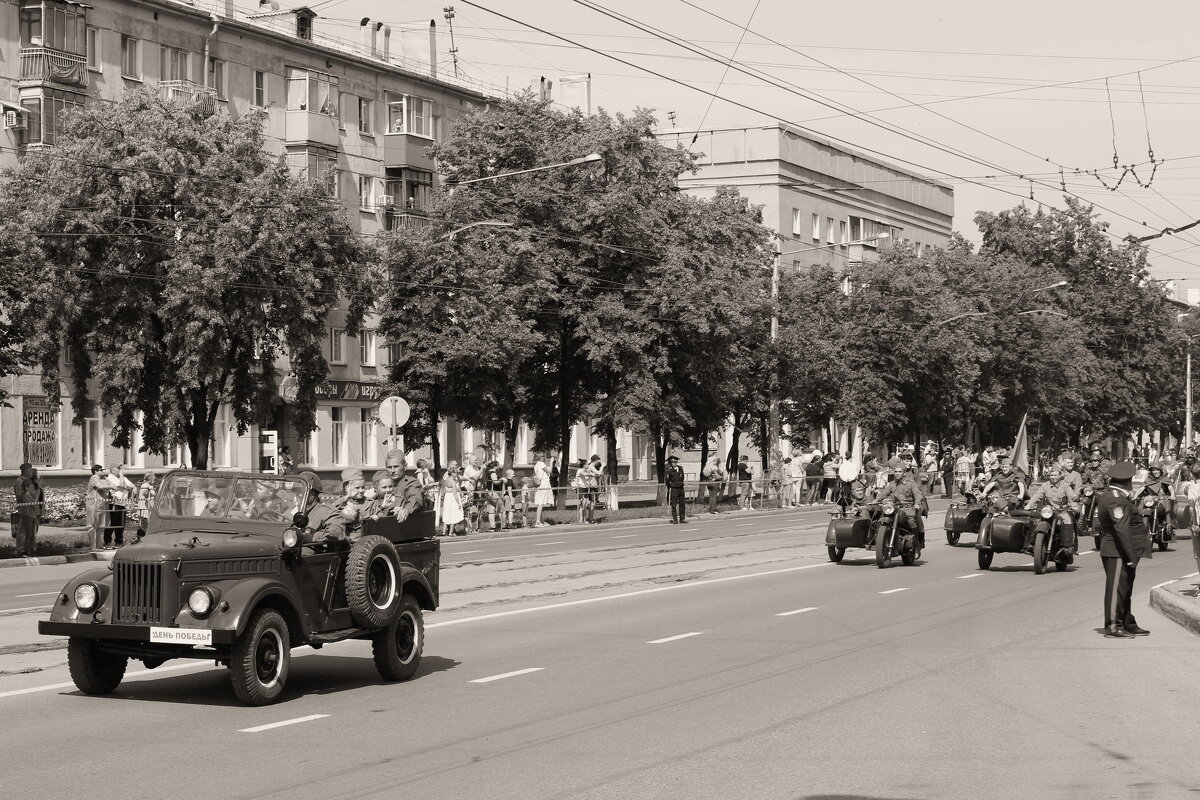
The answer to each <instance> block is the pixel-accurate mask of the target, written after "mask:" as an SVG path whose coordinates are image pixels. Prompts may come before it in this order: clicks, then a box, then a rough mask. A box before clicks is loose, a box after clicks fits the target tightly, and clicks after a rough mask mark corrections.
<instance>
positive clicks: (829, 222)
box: [825, 217, 837, 244]
mask: <svg viewBox="0 0 1200 800" xmlns="http://www.w3.org/2000/svg"><path fill="white" fill-rule="evenodd" d="M835 241H837V240H836V239H834V238H833V217H826V218H825V242H826V243H827V244H833V243H834V242H835Z"/></svg>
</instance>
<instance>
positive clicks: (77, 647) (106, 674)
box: [67, 636, 129, 694]
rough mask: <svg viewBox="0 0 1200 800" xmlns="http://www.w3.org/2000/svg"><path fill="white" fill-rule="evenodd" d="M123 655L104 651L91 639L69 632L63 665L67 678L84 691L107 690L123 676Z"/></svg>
mask: <svg viewBox="0 0 1200 800" xmlns="http://www.w3.org/2000/svg"><path fill="white" fill-rule="evenodd" d="M128 665H129V658H128V657H127V656H120V655H117V654H115V653H105V652H104V651H103V650H101V649H100V647H99V645H98V643H97V642H96V640H95V639H84V638H81V637H78V636H72V637H71V638H70V639H68V640H67V668H68V669H70V671H71V680H72V681H74V682H75V685H76V686H77V687H79V691H81V692H83V693H84V694H110V693H112V691H113V690H114V689H116V688H117V687H118V686H120V685H121V680H122V679H123V678H124V677H125V667H127V666H128Z"/></svg>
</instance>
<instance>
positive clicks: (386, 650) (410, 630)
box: [371, 594, 425, 681]
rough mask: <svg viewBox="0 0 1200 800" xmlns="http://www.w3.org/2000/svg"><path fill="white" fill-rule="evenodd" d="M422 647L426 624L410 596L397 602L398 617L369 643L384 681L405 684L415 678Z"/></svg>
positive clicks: (407, 595) (405, 596) (418, 607)
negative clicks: (398, 606)
mask: <svg viewBox="0 0 1200 800" xmlns="http://www.w3.org/2000/svg"><path fill="white" fill-rule="evenodd" d="M424 646H425V620H424V618H423V617H422V616H421V606H420V605H418V604H417V601H416V599H415V598H414V597H413V596H412V595H411V594H406V595H404V597H402V598H401V600H400V613H399V614H398V615H396V619H395V620H393V622H392V624H391V625H388V626H387V627H386V628H384V629H383V630H381V631H380V632H379V633H377V634H375V636H374V638H372V639H371V653H372V655H374V656H375V669H377V670H379V674H380V676H381V677H382V678H383V679H384V680H385V681H406V680H408V679H409V678H411V677H412V676H413V675H414V674H416V671H417V667H418V666H420V664H421V650H422V649H423V648H424Z"/></svg>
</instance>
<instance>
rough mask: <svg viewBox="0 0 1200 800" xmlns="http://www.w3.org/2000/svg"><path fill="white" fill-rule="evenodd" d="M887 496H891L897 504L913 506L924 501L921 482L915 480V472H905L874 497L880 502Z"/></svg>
mask: <svg viewBox="0 0 1200 800" xmlns="http://www.w3.org/2000/svg"><path fill="white" fill-rule="evenodd" d="M888 497H891V498H893V499H894V500H895V501H896V503H897V504H898V505H901V506H913V507H914V508H915V507H917V506H919V505H921V504H922V503H924V502H925V493H924V492H923V491H921V483H920V481H918V480H917V474H916V473H915V472H905V473H904V474H903V475H901V476H900V478H899V479H898V480H896V481H894V482H893V483H889V484H888V485H887V486H885V487H884V489H883V491H881V492H880V493H879V496H878V497H876V498H875V499H876V501H877V502H882V501H883V500H885V499H886V498H888Z"/></svg>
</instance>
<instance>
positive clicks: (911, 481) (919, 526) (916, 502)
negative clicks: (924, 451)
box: [875, 450, 929, 547]
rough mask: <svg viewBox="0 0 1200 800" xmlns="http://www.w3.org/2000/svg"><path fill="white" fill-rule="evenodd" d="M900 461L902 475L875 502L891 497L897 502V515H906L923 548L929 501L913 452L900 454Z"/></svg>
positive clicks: (884, 489)
mask: <svg viewBox="0 0 1200 800" xmlns="http://www.w3.org/2000/svg"><path fill="white" fill-rule="evenodd" d="M898 461H899V465H900V474H899V475H897V476H896V478H895V479H894V480H893V481H892V482H891V483H889V484H888V485H887V486H885V487H883V490H882V491H880V492H879V494H878V496H877V497H876V498H875V502H876V503H882V502H883V501H884V500H886V499H887V498H889V497H890V498H892V499H893V500H895V501H896V513H897V514H901V513H902V514H904V515H905V517H906V518H907V519H908V522H909V526H910V528H911V529H912V530H915V531H916V532H917V535H918V536H920V537H921V546H922V547H923V546H924V545H925V523H924V522H922V520H921V515H922V514H927V513H929V506H928V501H927V500H926V499H925V492H924V491H922V489H921V481H920V479H918V478H917V465H916V461H915V459H914V458H913V454H912V452H911V451H909V450H905V451H904V452H902V453H900V456H899V458H898Z"/></svg>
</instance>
